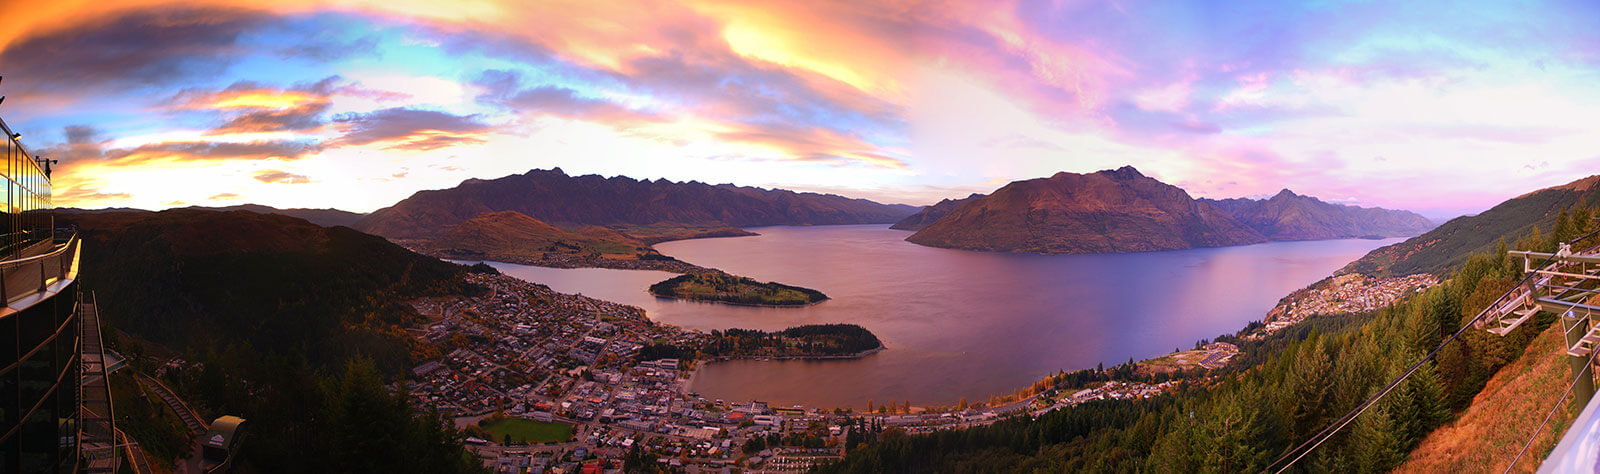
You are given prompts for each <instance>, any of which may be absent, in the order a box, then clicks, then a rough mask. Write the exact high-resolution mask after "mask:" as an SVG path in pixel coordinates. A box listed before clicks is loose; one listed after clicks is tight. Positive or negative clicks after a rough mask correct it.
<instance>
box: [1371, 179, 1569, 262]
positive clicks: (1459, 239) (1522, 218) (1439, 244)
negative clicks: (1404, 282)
mask: <svg viewBox="0 0 1600 474" xmlns="http://www.w3.org/2000/svg"><path fill="white" fill-rule="evenodd" d="M1597 181H1600V176H1591V177H1588V178H1584V179H1582V180H1578V181H1575V182H1572V183H1570V184H1567V185H1564V186H1559V187H1554V188H1549V189H1543V190H1539V191H1535V192H1532V193H1529V194H1525V195H1522V196H1518V197H1516V198H1514V199H1510V200H1507V201H1506V202H1503V203H1500V204H1499V205H1497V206H1495V207H1493V208H1491V209H1489V210H1487V211H1484V212H1483V213H1481V214H1478V215H1475V216H1467V217H1457V218H1455V219H1451V220H1450V221H1449V222H1446V223H1444V224H1443V225H1440V226H1439V227H1437V228H1435V229H1433V230H1431V231H1428V232H1426V233H1424V234H1422V235H1420V236H1417V237H1414V238H1411V239H1407V240H1406V241H1405V242H1400V243H1398V244H1394V245H1390V246H1386V247H1383V248H1379V249H1377V250H1373V251H1372V252H1371V253H1368V254H1367V255H1366V256H1364V257H1362V258H1361V259H1360V260H1356V261H1355V262H1352V263H1351V264H1350V265H1348V266H1345V268H1344V269H1342V270H1340V273H1349V272H1358V273H1365V274H1368V275H1377V276H1402V275H1410V274H1412V273H1424V272H1426V273H1434V274H1440V273H1444V272H1446V271H1448V270H1449V269H1451V268H1456V267H1459V266H1460V265H1461V263H1462V262H1465V261H1466V259H1467V256H1469V255H1471V254H1473V253H1474V252H1485V251H1488V250H1490V249H1493V248H1494V246H1495V245H1496V243H1497V242H1499V240H1500V238H1501V237H1502V236H1507V237H1508V238H1511V239H1515V238H1516V237H1518V236H1522V235H1526V234H1528V233H1530V232H1531V231H1532V229H1533V228H1534V227H1536V226H1537V227H1541V228H1543V229H1544V231H1545V232H1546V233H1548V231H1550V230H1551V229H1552V228H1553V227H1554V226H1555V225H1556V218H1557V217H1558V215H1559V213H1560V211H1562V210H1563V209H1567V208H1570V207H1573V206H1574V205H1576V204H1584V205H1586V206H1587V207H1589V208H1594V207H1597V206H1600V192H1597V191H1596V188H1595V184H1596V182H1597Z"/></svg>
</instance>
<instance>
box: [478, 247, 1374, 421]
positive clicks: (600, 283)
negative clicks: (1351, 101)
mask: <svg viewBox="0 0 1600 474" xmlns="http://www.w3.org/2000/svg"><path fill="white" fill-rule="evenodd" d="M751 230H753V231H755V232H758V233H760V234H761V235H760V236H757V237H735V238H719V239H700V240H686V241H678V242H668V243H664V244H660V245H657V248H658V249H660V250H661V251H662V252H663V253H665V254H667V255H672V256H675V257H678V258H680V259H683V260H686V261H689V262H692V263H695V264H698V265H703V266H709V267H715V268H720V269H722V270H725V271H728V272H732V273H735V274H739V275H744V276H749V277H752V278H756V279H760V280H763V281H768V280H771V281H778V282H782V283H788V284H793V285H800V286H805V287H810V288H815V289H818V290H821V291H822V292H823V293H827V294H828V296H830V297H832V299H831V300H829V301H827V302H824V303H822V304H819V305H815V306H811V307H806V308H755V307H742V306H728V305H718V304H708V303H691V302H682V301H673V300H665V299H658V298H655V297H653V296H650V294H649V293H647V292H646V291H645V288H646V287H648V286H649V285H650V284H652V283H655V282H657V281H661V280H664V279H666V278H669V277H671V276H672V274H669V273H665V272H651V271H629V270H606V269H553V268H542V267H529V266H523V265H512V264H501V263H496V264H494V265H495V266H496V267H497V268H499V269H500V270H501V271H502V272H505V273H506V274H508V275H512V276H515V277H519V278H523V279H526V280H529V281H533V282H537V283H543V284H546V285H549V286H550V287H551V288H553V289H555V290H557V291H562V292H568V293H582V294H584V295H587V296H592V297H596V298H601V299H606V300H610V301H616V302H619V303H624V304H631V305H636V306H640V307H642V308H644V309H645V311H646V314H648V315H649V317H650V318H651V319H653V320H656V321H659V322H664V323H668V324H673V325H677V326H680V327H684V328H689V329H700V330H706V331H709V330H712V329H726V328H730V327H742V328H756V329H769V330H770V329H782V328H785V327H789V326H796V325H801V324H815V323H837V322H847V323H855V324H860V325H862V326H864V327H866V328H867V329H869V330H871V331H872V332H874V333H876V334H877V335H878V337H879V338H881V339H883V341H884V343H885V344H887V345H888V347H889V350H886V351H883V352H880V353H878V354H875V355H872V356H869V357H866V358H863V359H861V360H854V361H814V362H813V361H733V362H723V363H716V364H707V365H705V366H703V367H701V369H700V370H699V371H698V372H697V373H696V375H695V378H694V380H693V382H692V385H691V388H692V389H693V390H695V391H698V392H700V393H701V394H702V395H704V396H706V397H708V398H721V399H725V400H738V401H745V400H752V399H755V400H765V401H769V402H775V403H781V404H792V403H803V404H805V405H807V406H814V407H823V408H828V407H864V406H865V405H866V402H867V400H869V399H871V400H874V401H876V402H877V403H879V404H882V403H883V402H885V401H888V400H897V401H900V400H907V399H909V400H911V402H912V403H913V404H917V405H922V404H950V403H954V402H955V401H956V400H957V399H958V398H960V397H967V398H968V399H970V400H982V399H987V398H988V396H989V395H990V394H997V393H1009V392H1011V391H1012V390H1015V389H1017V388H1020V387H1022V386H1025V385H1027V384H1030V383H1032V382H1033V381H1035V380H1037V379H1039V378H1040V377H1042V376H1045V375H1047V374H1051V373H1054V372H1055V371H1057V370H1061V369H1069V370H1070V369H1079V368H1085V367H1093V366H1094V365H1095V364H1097V363H1101V362H1104V363H1105V364H1107V365H1111V364H1115V363H1119V362H1125V361H1127V360H1128V359H1129V358H1130V357H1131V358H1135V359H1143V358H1146V357H1150V356H1155V355H1160V354H1164V353H1167V352H1169V351H1171V350H1173V349H1174V348H1179V347H1181V348H1189V347H1191V346H1192V345H1193V344H1194V341H1195V340H1197V339H1201V338H1209V337H1212V336H1215V335H1217V334H1221V333H1225V332H1233V331H1235V330H1238V329H1239V328H1241V327H1243V326H1244V325H1245V324H1246V323H1248V322H1250V321H1253V320H1258V319H1261V318H1262V317H1263V316H1264V315H1265V314H1266V312H1267V310H1269V309H1271V308H1272V306H1273V305H1274V304H1275V303H1276V302H1277V301H1278V299H1279V298H1282V297H1283V296H1285V295H1287V294H1288V293H1289V292H1291V291H1294V290H1295V289H1298V288H1300V287H1303V286H1305V285H1307V284H1310V283H1312V282H1315V281H1317V280H1319V279H1321V278H1323V277H1325V276H1327V275H1329V274H1331V273H1332V272H1333V271H1335V270H1337V269H1339V268H1340V267H1342V266H1344V265H1345V264H1346V263H1348V262H1350V261H1352V260H1355V259H1356V258H1360V257H1361V256H1362V255H1364V254H1365V253H1366V252H1367V251H1369V250H1372V249H1374V248H1377V247H1380V246H1383V245H1388V244H1391V243H1394V242H1397V241H1399V239H1388V240H1332V241H1316V242H1275V243H1267V244H1259V245H1250V246H1241V247H1225V248H1211V249H1194V250H1180V251H1170V252H1150V253H1135V254H1113V255H1014V254H1002V253H986V252H971V251H961V250H946V249H937V248H929V247H923V246H920V245H916V244H912V243H909V242H905V241H904V240H903V239H904V238H905V237H906V236H907V235H909V232H905V231H898V230H892V229H888V228H886V227H885V226H878V225H870V226H817V227H763V228H755V229H751Z"/></svg>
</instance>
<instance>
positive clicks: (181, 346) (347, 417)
mask: <svg viewBox="0 0 1600 474" xmlns="http://www.w3.org/2000/svg"><path fill="white" fill-rule="evenodd" d="M59 220H60V221H61V222H62V223H64V224H70V225H76V226H78V227H79V228H80V230H81V233H82V236H83V239H84V246H83V257H82V263H81V266H82V270H83V282H84V286H85V289H86V290H88V291H93V292H95V294H96V295H97V299H98V301H99V307H100V314H102V315H103V317H104V321H105V325H106V326H107V327H106V332H108V333H118V332H120V333H122V334H125V335H127V336H129V337H120V338H114V340H115V343H114V345H115V346H116V349H117V350H119V351H122V352H123V353H125V354H127V355H128V356H129V357H130V359H132V360H133V362H134V369H136V370H138V369H143V370H150V369H154V367H149V366H146V365H144V364H145V363H146V359H145V358H143V357H142V355H143V354H145V353H150V352H156V351H162V352H164V351H167V350H170V351H175V352H177V353H178V354H179V355H180V356H181V357H182V358H183V359H184V360H185V361H187V362H186V363H184V364H180V365H179V367H178V368H177V370H175V371H172V372H171V373H172V375H171V376H169V377H168V378H167V383H169V384H172V385H175V387H174V388H175V389H177V390H178V391H179V392H180V394H182V395H183V396H184V398H185V399H186V400H187V401H188V403H190V404H191V405H193V407H194V408H195V409H197V410H199V411H200V412H201V415H202V416H204V417H207V420H209V419H210V418H209V417H215V416H218V415H222V414H233V415H239V416H242V417H244V418H245V419H247V420H249V423H250V424H249V430H250V433H251V435H250V436H251V438H250V440H249V441H248V443H249V447H248V448H247V449H245V450H244V451H243V452H244V459H242V460H241V464H242V466H241V467H242V468H243V469H247V470H249V471H253V472H330V471H332V472H376V471H382V472H400V471H412V470H413V469H416V468H420V467H421V466H427V472H456V471H462V470H468V471H470V470H473V469H475V468H473V467H472V466H471V465H469V464H466V463H464V462H463V461H464V459H463V457H462V451H461V449H460V442H459V440H458V439H457V438H456V436H457V435H456V432H455V431H454V429H452V428H449V427H446V426H444V425H443V424H442V423H440V422H439V421H438V420H437V419H436V418H432V417H426V416H424V417H413V413H412V410H411V408H410V407H408V406H407V405H406V403H405V399H404V398H403V397H402V396H399V395H396V394H391V393H390V391H389V390H387V389H386V388H384V385H385V384H387V383H389V382H391V381H392V380H394V379H395V376H398V375H402V374H404V370H405V369H406V368H409V367H410V365H411V363H412V358H413V356H412V352H413V351H412V346H411V345H412V344H413V343H412V342H411V340H410V339H409V338H407V337H406V336H405V332H404V329H403V328H404V327H405V326H407V325H410V324H413V322H414V321H415V320H416V319H417V318H419V316H418V315H417V314H416V312H415V311H414V310H413V309H411V308H410V307H409V306H408V305H406V304H404V303H403V302H404V301H405V300H406V299H408V298H412V297H416V296H423V295H445V294H460V293H472V292H475V291H481V290H480V289H478V288H476V287H475V286H471V285H468V284H466V283H465V282H464V280H463V279H462V278H461V274H462V273H463V272H466V271H469V269H468V268H467V267H463V266H460V265H455V264H451V263H447V262H443V261H439V260H437V259H433V258H429V257H424V256H421V255H417V254H415V253H412V252H410V251H407V250H405V249H404V248H401V247H399V246H396V245H394V244H391V243H389V242H388V241H387V240H384V239H383V238H381V237H377V236H372V235H366V234H362V233H360V232H357V231H355V230H351V229H349V228H345V227H332V228H326V227H321V226H317V225H315V224H311V223H309V222H307V221H304V220H301V219H297V218H293V217H288V216H281V215H275V214H257V213H254V212H247V211H230V212H217V211H204V210H169V211H162V212H158V213H149V212H138V213H121V212H110V213H93V214H75V215H69V216H62V217H60V218H59ZM141 341H144V342H141ZM147 346H148V347H147Z"/></svg>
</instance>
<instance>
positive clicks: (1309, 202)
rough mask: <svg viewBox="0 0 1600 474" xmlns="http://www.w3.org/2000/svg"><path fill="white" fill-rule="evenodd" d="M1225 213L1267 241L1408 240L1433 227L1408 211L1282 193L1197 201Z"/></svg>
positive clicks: (1292, 192) (1427, 221) (1430, 222)
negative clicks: (1330, 201)
mask: <svg viewBox="0 0 1600 474" xmlns="http://www.w3.org/2000/svg"><path fill="white" fill-rule="evenodd" d="M1200 201H1202V202H1206V203H1209V204H1211V205H1214V206H1217V208H1219V209H1222V212H1226V213H1228V215H1229V216H1232V217H1233V218H1234V219H1235V220H1237V221H1239V223H1241V224H1244V225H1245V226H1246V227H1249V228H1251V229H1254V230H1255V231H1256V232H1259V233H1260V234H1261V235H1262V236H1263V237H1266V238H1267V240H1273V241H1283V240H1327V239H1354V238H1374V237H1384V238H1387V237H1411V236H1415V235H1418V234H1421V233H1423V232H1427V231H1428V230H1429V229H1432V228H1433V227H1434V223H1433V221H1429V220H1428V218H1426V217H1422V216H1421V215H1418V214H1416V213H1413V212H1410V211H1395V210H1389V209H1384V208H1381V207H1356V206H1349V205H1343V204H1333V203H1328V202H1323V201H1321V200H1319V199H1317V198H1314V197H1311V196H1302V195H1299V194H1295V193H1294V191H1290V190H1287V189H1285V190H1282V191H1279V192H1278V194H1277V195H1274V196H1272V197H1271V198H1269V199H1245V198H1234V199H1222V200H1213V199H1200Z"/></svg>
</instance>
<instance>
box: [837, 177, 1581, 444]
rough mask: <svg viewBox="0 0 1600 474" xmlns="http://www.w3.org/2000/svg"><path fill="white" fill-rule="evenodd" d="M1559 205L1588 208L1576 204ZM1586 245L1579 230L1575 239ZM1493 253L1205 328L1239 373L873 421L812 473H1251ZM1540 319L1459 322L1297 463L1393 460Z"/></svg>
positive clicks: (1424, 333) (1440, 316)
mask: <svg viewBox="0 0 1600 474" xmlns="http://www.w3.org/2000/svg"><path fill="white" fill-rule="evenodd" d="M1566 212H1567V213H1568V214H1569V215H1580V216H1584V217H1587V216H1588V211H1587V210H1580V209H1568V210H1567V211H1566ZM1567 222H1568V224H1567V225H1565V226H1563V227H1561V228H1559V229H1549V228H1547V229H1544V230H1541V231H1539V232H1538V233H1537V238H1534V236H1533V235H1532V234H1530V235H1529V236H1527V237H1525V238H1523V239H1521V245H1523V246H1524V248H1530V249H1541V250H1551V249H1553V248H1554V247H1555V244H1556V242H1558V241H1561V240H1567V239H1572V238H1575V237H1577V236H1580V235H1583V234H1584V233H1586V232H1588V231H1591V230H1594V229H1595V222H1594V221H1592V220H1589V219H1586V218H1585V219H1577V218H1568V219H1567ZM1509 237H1511V238H1512V239H1513V240H1515V238H1516V237H1517V236H1515V235H1513V236H1509ZM1595 243H1596V239H1593V238H1591V239H1590V241H1588V242H1583V243H1581V245H1594V244H1595ZM1505 250H1506V247H1505V246H1501V247H1500V248H1498V249H1494V250H1492V251H1489V252H1483V253H1479V254H1476V255H1473V256H1471V257H1469V258H1466V259H1465V261H1464V262H1462V263H1461V264H1459V265H1457V266H1455V268H1454V269H1453V270H1452V271H1450V272H1448V276H1449V277H1450V278H1449V280H1448V281H1447V282H1446V283H1444V284H1441V285H1439V286H1436V287H1434V288H1432V289H1430V290H1428V291H1426V292H1424V293H1422V294H1418V295H1415V296H1413V297H1411V298H1408V299H1405V300H1402V301H1401V302H1398V303H1396V304H1394V305H1392V306H1390V307H1387V308H1384V309H1382V310H1379V311H1376V312H1372V313H1368V314H1363V315H1355V316H1340V317H1318V318H1313V319H1312V320H1310V321H1307V322H1305V323H1302V324H1301V325H1298V326H1295V327H1291V328H1289V329H1285V330H1283V331H1279V332H1277V333H1274V334H1273V335H1270V336H1268V337H1267V338H1266V339H1264V340H1258V341H1239V340H1237V339H1236V338H1231V336H1224V337H1219V338H1218V340H1230V342H1237V343H1239V344H1240V347H1241V348H1242V350H1243V351H1244V352H1243V353H1241V354H1240V357H1239V360H1240V362H1241V363H1242V364H1243V366H1242V367H1243V368H1242V369H1239V370H1237V371H1236V372H1231V373H1228V374H1226V375H1224V376H1222V377H1221V378H1220V379H1218V380H1216V381H1215V382H1214V383H1211V384H1207V383H1189V384H1186V386H1185V387H1184V388H1181V389H1179V390H1177V391H1175V392H1174V393H1173V394H1171V395H1167V396H1162V397H1159V398H1157V399H1153V400H1146V401H1133V402H1127V401H1115V402H1094V403H1087V404H1083V405H1078V406H1076V407H1072V408H1067V409H1062V410H1057V411H1053V412H1050V413H1046V414H1045V415H1043V416H1041V417H1039V418H1038V419H1027V418H1017V419H1011V420H1005V421H1002V422H999V423H996V424H994V425H992V426H989V427H982V428H973V429H967V430H958V431H945V432H939V433H936V434H932V435H921V436H907V435H905V434H903V433H899V432H898V431H897V430H894V429H887V430H882V429H874V430H871V432H870V433H869V435H868V436H865V437H864V439H863V441H862V443H863V444H862V446H860V447H858V448H857V449H854V450H852V451H851V452H850V454H849V455H848V456H847V457H846V458H845V459H844V460H843V461H842V462H840V463H838V464H836V465H833V466H828V467H824V468H820V469H818V471H819V472H850V473H866V472H930V471H938V472H1006V471H1035V472H1074V471H1085V470H1088V471H1115V472H1138V471H1154V472H1256V471H1261V470H1263V469H1264V468H1266V467H1268V465H1270V464H1272V463H1274V462H1275V461H1277V460H1278V459H1279V458H1280V457H1282V455H1284V454H1285V453H1288V452H1289V451H1290V450H1291V449H1292V448H1293V447H1294V446H1295V445H1297V444H1300V443H1301V442H1302V441H1303V440H1306V439H1309V438H1311V437H1312V436H1313V435H1315V434H1316V433H1317V432H1319V431H1320V430H1322V429H1323V428H1324V427H1325V426H1327V425H1328V424H1329V423H1330V422H1332V421H1334V420H1336V419H1338V418H1339V417H1341V416H1342V415H1344V414H1345V413H1347V412H1348V411H1350V410H1351V409H1352V408H1354V407H1356V406H1358V405H1360V404H1361V403H1362V402H1363V401H1364V400H1366V399H1367V398H1368V397H1369V396H1371V395H1372V394H1374V393H1376V392H1377V391H1378V390H1379V389H1381V388H1382V387H1383V386H1384V385H1386V384H1387V383H1388V382H1389V381H1391V380H1393V379H1395V378H1396V377H1398V376H1399V375H1400V374H1401V373H1403V372H1404V371H1405V370H1406V369H1407V368H1409V367H1410V366H1411V365H1413V364H1415V363H1417V362H1418V361H1419V360H1422V358H1423V356H1424V355H1425V354H1427V353H1428V352H1429V351H1431V350H1433V349H1434V348H1435V347H1438V345H1439V344H1440V343H1441V342H1442V341H1443V340H1444V339H1445V338H1446V337H1447V336H1448V335H1450V334H1452V333H1454V332H1455V331H1456V330H1457V329H1459V328H1461V327H1462V325H1463V324H1465V323H1466V322H1468V321H1469V320H1470V319H1471V318H1472V317H1474V316H1476V315H1477V313H1478V312H1479V311H1480V310H1481V309H1482V308H1483V307H1484V306H1485V305H1487V304H1488V303H1490V302H1491V301H1493V300H1494V299H1495V298H1497V297H1498V296H1499V295H1500V294H1501V293H1502V292H1504V291H1505V290H1507V289H1509V288H1511V287H1512V286H1513V285H1514V284H1515V283H1516V281H1517V279H1519V278H1520V277H1521V276H1522V275H1521V274H1520V271H1521V266H1520V264H1518V263H1517V262H1514V261H1513V260H1512V259H1509V258H1507V257H1506V255H1505ZM1553 320H1554V318H1553V317H1552V316H1550V315H1548V314H1544V315H1542V316H1541V317H1539V318H1536V319H1535V320H1534V321H1532V322H1530V323H1528V324H1524V325H1523V326H1522V327H1519V328H1518V329H1517V330H1516V331H1514V332H1512V333H1511V334H1510V335H1509V336H1507V337H1503V338H1502V337H1497V336H1494V335H1491V334H1489V333H1487V332H1484V331H1477V330H1470V329H1469V330H1467V331H1466V332H1465V333H1464V334H1463V335H1462V337H1461V338H1459V339H1457V340H1456V341H1454V342H1453V343H1451V344H1448V345H1446V346H1445V347H1444V349H1443V350H1442V351H1441V352H1440V353H1439V355H1438V357H1437V358H1436V359H1434V360H1432V361H1429V362H1426V363H1424V364H1423V365H1422V366H1421V369H1420V370H1419V371H1418V372H1417V373H1416V374H1414V375H1413V376H1411V377H1410V378H1408V379H1406V380H1405V381H1404V382H1403V383H1401V384H1400V385H1399V387H1398V388H1397V389H1396V390H1394V391H1393V392H1391V393H1390V394H1389V395H1388V396H1386V397H1384V398H1382V399H1381V401H1379V402H1378V403H1377V404H1375V405H1374V406H1373V407H1372V408H1371V409H1369V410H1367V411H1366V412H1365V413H1364V414H1363V415H1361V416H1360V417H1358V418H1356V419H1355V421H1354V422H1353V423H1351V424H1350V425H1349V426H1347V427H1346V428H1345V429H1343V430H1342V431H1341V432H1339V433H1338V434H1337V435H1335V436H1333V437H1332V438H1330V439H1329V440H1328V441H1327V442H1326V443H1323V444H1321V445H1320V446H1318V447H1317V448H1316V449H1315V450H1314V451H1311V452H1310V454H1309V455H1307V456H1306V457H1305V458H1304V459H1301V460H1300V461H1299V463H1298V464H1297V466H1298V467H1300V468H1303V469H1305V470H1306V471H1309V472H1379V471H1386V470H1389V469H1392V468H1394V467H1396V466H1398V465H1399V464H1400V463H1401V462H1402V461H1404V460H1405V459H1406V458H1407V455H1408V453H1409V452H1410V451H1411V450H1412V449H1413V448H1414V447H1416V446H1417V445H1418V443H1419V442H1420V441H1421V440H1422V439H1423V437H1424V436H1426V435H1428V434H1429V433H1430V432H1431V431H1433V430H1434V429H1436V428H1438V427H1440V426H1442V425H1444V424H1446V423H1448V422H1450V421H1451V420H1453V419H1455V417H1456V416H1458V414H1460V413H1462V412H1463V410H1465V409H1467V408H1468V407H1469V405H1470V404H1471V403H1472V400H1473V398H1474V396H1476V395H1477V394H1478V393H1479V392H1480V390H1482V389H1483V388H1484V386H1485V384H1486V382H1487V381H1488V380H1489V379H1490V377H1492V376H1494V375H1495V373H1496V372H1497V371H1498V370H1499V369H1500V368H1501V367H1502V366H1505V365H1506V364H1507V363H1509V362H1510V361H1512V360H1515V359H1517V357H1518V356H1519V355H1520V354H1522V352H1523V350H1524V348H1526V347H1527V346H1528V344H1529V341H1530V340H1532V338H1533V337H1534V336H1535V335H1536V334H1539V333H1540V332H1541V331H1543V330H1544V328H1546V327H1548V326H1549V325H1550V323H1551V322H1552V321H1553ZM1281 465H1282V464H1279V466H1281Z"/></svg>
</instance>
